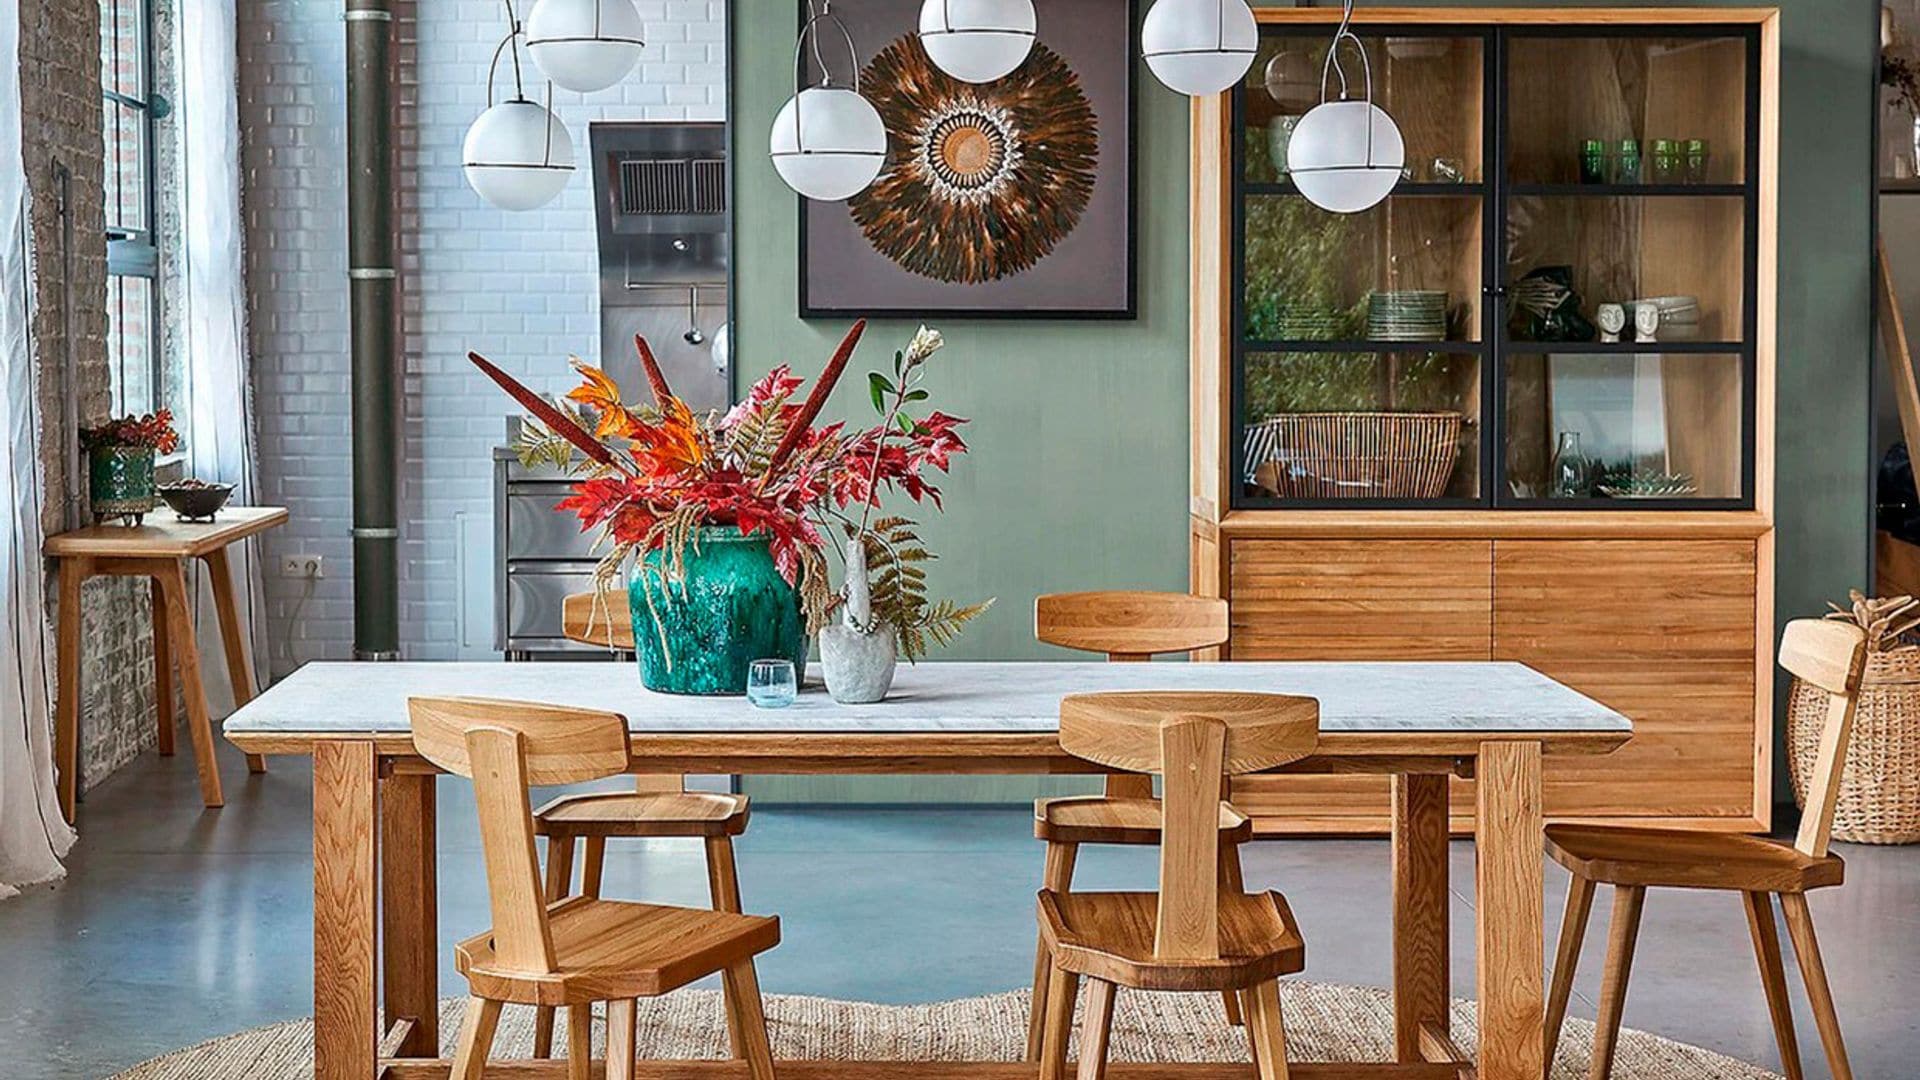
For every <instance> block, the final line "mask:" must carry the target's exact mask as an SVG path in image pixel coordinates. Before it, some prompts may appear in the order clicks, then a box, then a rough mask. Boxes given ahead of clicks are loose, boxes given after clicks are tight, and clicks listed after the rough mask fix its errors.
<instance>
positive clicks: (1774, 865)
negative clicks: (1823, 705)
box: [1546, 619, 1867, 1080]
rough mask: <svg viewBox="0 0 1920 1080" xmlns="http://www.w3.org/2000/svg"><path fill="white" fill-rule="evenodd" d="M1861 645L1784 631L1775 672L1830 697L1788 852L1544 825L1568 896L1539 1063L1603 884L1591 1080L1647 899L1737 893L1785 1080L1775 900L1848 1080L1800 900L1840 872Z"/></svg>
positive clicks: (1801, 627)
mask: <svg viewBox="0 0 1920 1080" xmlns="http://www.w3.org/2000/svg"><path fill="white" fill-rule="evenodd" d="M1866 656H1867V653H1866V635H1865V633H1864V632H1863V631H1861V629H1860V628H1859V627H1857V626H1854V625H1851V624H1849V623H1842V622H1833V621H1829V620H1824V619H1799V620H1796V621H1794V622H1790V623H1788V624H1787V631H1786V635H1785V637H1784V638H1782V640H1781V642H1780V666H1781V667H1784V668H1786V669H1787V670H1788V671H1790V672H1792V673H1793V674H1795V675H1797V676H1799V677H1800V678H1801V679H1802V680H1804V681H1805V682H1807V683H1810V684H1812V685H1814V686H1817V687H1819V688H1820V689H1822V690H1825V691H1826V692H1827V693H1828V695H1829V700H1828V705H1827V720H1826V727H1825V728H1824V729H1823V730H1822V732H1821V735H1820V756H1819V758H1818V759H1817V765H1816V766H1815V769H1814V775H1813V781H1812V786H1811V789H1810V790H1809V791H1808V792H1807V799H1806V811H1805V814H1804V816H1802V817H1801V819H1800V833H1799V835H1798V836H1797V837H1796V838H1795V839H1794V842H1793V843H1792V844H1787V843H1785V842H1783V841H1778V840H1771V839H1768V838H1766V837H1759V836H1737V835H1727V834H1722V833H1703V832H1686V831H1681V830H1674V829H1627V828H1613V827H1607V826H1598V825H1552V826H1549V827H1548V828H1547V854H1549V855H1551V856H1553V858H1554V861H1555V862H1558V863H1559V864H1560V865H1562V866H1564V867H1566V868H1567V869H1568V870H1570V871H1572V873H1573V887H1572V891H1570V892H1569V893H1568V894H1567V915H1566V921H1565V922H1564V923H1563V924H1562V926H1561V929H1560V947H1559V951H1558V955H1557V957H1556V958H1555V961H1554V970H1553V985H1552V988H1551V991H1550V993H1549V994H1548V998H1547V1030H1546V1039H1547V1061H1548V1063H1549V1064H1551V1063H1552V1061H1553V1051H1554V1046H1555V1045H1556V1044H1557V1043H1558V1042H1559V1039H1560V1025H1561V1023H1562V1021H1564V1020H1565V1019H1566V1015H1567V998H1568V996H1569V995H1570V994H1571V993H1572V991H1573V972H1574V964H1575V962H1576V961H1577V960H1578V959H1579V957H1580V942H1581V939H1582V938H1583V937H1585V936H1586V929H1587V918H1588V916H1589V915H1590V914H1591V913H1592V911H1593V894H1594V889H1595V887H1596V886H1597V885H1598V884H1600V883H1601V882H1605V883H1606V884H1609V885H1612V886H1613V921H1612V924H1611V926H1610V928H1609V931H1608V942H1607V967H1606V973H1605V975H1604V976H1603V977H1602V979H1601V983H1600V1014H1599V1018H1598V1020H1597V1021H1596V1022H1595V1024H1594V1032H1593V1066H1592V1070H1591V1073H1590V1075H1591V1076H1592V1077H1593V1078H1594V1080H1605V1078H1606V1077H1607V1076H1608V1075H1609V1074H1610V1073H1612V1071H1613V1056H1614V1048H1615V1044H1616V1042H1617V1040H1618V1037H1619V1034H1620V1013H1621V1009H1622V1007H1623V1006H1624V1005H1625V1004H1626V998H1627V978H1628V975H1629V973H1630V972H1631V971H1632V966H1633V946H1634V942H1635V941H1636V939H1637V938H1638V937H1639V933H1640V912H1641V908H1642V905H1643V904H1644V903H1645V901H1646V895H1647V889H1648V888H1649V887H1666V888H1677V889H1718V890H1721V891H1725V892H1737V893H1740V894H1741V896H1742V898H1743V899H1744V900H1745V902H1746V910H1747V927H1748V930H1749V931H1750V932H1751V933H1752V935H1753V949H1754V953H1755V955H1756V956H1757V957H1758V958H1759V961H1760V982H1761V985H1762V986H1763V987H1764V988H1765V989H1766V994H1767V1009H1768V1011H1769V1012H1770V1013H1772V1016H1773V1032H1774V1038H1775V1039H1776V1040H1777V1041H1778V1042H1779V1046H1780V1060H1781V1061H1782V1062H1784V1063H1785V1066H1786V1074H1787V1077H1788V1080H1800V1076H1801V1071H1800V1050H1799V1046H1798V1044H1797V1041H1796V1039H1795V1038H1794V1033H1793V1009H1792V1006H1791V1005H1790V1004H1789V1003H1788V999H1787V983H1786V972H1785V970H1784V965H1783V963H1782V959H1781V954H1780V937H1779V934H1778V932H1777V931H1776V930H1775V929H1774V923H1773V894H1775V893H1778V894H1779V895H1780V907H1781V910H1782V911H1783V912H1784V913H1785V915H1786V920H1787V932H1788V934H1789V935H1790V936H1791V937H1792V938H1793V950H1794V953H1795V954H1796V955H1797V956H1798V958H1799V961H1800V976H1801V979H1802V980H1803V981H1804V982H1805V984H1806V988H1807V1000H1808V1002H1809V1003H1810V1004H1811V1005H1812V1006H1813V1016H1814V1022H1815V1024H1816V1025H1817V1026H1818V1027H1819V1029H1820V1041H1821V1043H1822V1044H1823V1045H1824V1046H1825V1047H1826V1051H1827V1066H1828V1068H1829V1069H1830V1070H1831V1071H1832V1073H1833V1075H1834V1076H1835V1077H1837V1078H1840V1080H1849V1078H1851V1077H1852V1076H1853V1070H1852V1068H1851V1067H1850V1066H1849V1065H1848V1063H1847V1050H1846V1046H1845V1045H1844V1044H1843V1043H1842V1041H1841V1039H1840V1021H1839V1018H1838V1017H1837V1016H1836V1014H1835V1012H1834V1007H1833V993H1832V991H1831V990H1829V989H1828V987H1827V974H1826V969H1825V967H1824V966H1823V965H1822V963H1821V961H1820V945H1819V942H1818V941H1817V940H1815V938H1814V935H1813V913H1812V912H1811V911H1810V910H1808V908H1807V893H1808V892H1809V891H1810V890H1813V889H1819V888H1825V887H1826V886H1829V885H1838V884H1840V882H1841V879H1842V878H1843V877H1844V875H1845V870H1846V867H1845V865H1844V864H1843V863H1842V862H1841V861H1840V859H1839V857H1838V856H1835V855H1831V854H1829V853H1828V852H1827V846H1828V843H1829V841H1830V840H1831V839H1832V836H1833V811H1834V804H1835V801H1836V800H1837V799H1838V797H1839V793H1840V772H1841V768H1842V766H1844V765H1845V763H1846V760H1847V740H1848V739H1849V738H1850V737H1851V735H1852V731H1853V714H1854V706H1855V703H1856V699H1857V697H1858V694H1859V691H1860V673H1861V671H1862V669H1863V668H1864V667H1865V665H1866Z"/></svg>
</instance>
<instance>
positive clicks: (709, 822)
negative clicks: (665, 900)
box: [533, 593, 748, 1058]
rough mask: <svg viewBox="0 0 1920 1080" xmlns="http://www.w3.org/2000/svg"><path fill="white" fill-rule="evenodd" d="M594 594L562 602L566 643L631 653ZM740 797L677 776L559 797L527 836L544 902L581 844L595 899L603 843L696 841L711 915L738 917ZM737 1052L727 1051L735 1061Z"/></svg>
mask: <svg viewBox="0 0 1920 1080" xmlns="http://www.w3.org/2000/svg"><path fill="white" fill-rule="evenodd" d="M596 601H598V597H596V596H595V594H593V593H581V594H579V595H576V596H569V597H567V598H566V601H565V607H564V608H563V612H562V620H563V625H564V628H565V633H566V635H567V637H569V638H571V639H573V640H574V641H578V642H582V643H584V644H588V645H603V646H605V647H606V648H609V649H617V650H621V651H626V652H631V651H633V647H634V644H633V615H632V611H631V609H629V608H628V607H627V606H626V605H625V604H621V603H613V604H608V603H604V602H599V603H597V604H596ZM747 815H748V802H747V797H746V796H745V795H728V794H725V793H720V792H708V791H688V790H686V784H685V780H684V779H683V778H682V777H679V776H658V775H641V776H636V777H634V790H633V791H630V792H628V791H600V792H587V793H584V794H577V795H562V796H560V797H559V798H557V799H554V800H553V801H551V802H549V803H547V804H546V805H544V806H542V807H540V809H539V810H537V811H535V812H534V816H533V820H534V834H535V835H537V836H544V837H546V838H547V879H546V897H547V902H548V903H552V902H553V901H555V900H558V899H560V898H561V897H563V896H566V895H568V893H570V892H571V891H572V889H573V865H574V852H575V849H576V848H577V847H579V846H580V844H581V843H582V842H584V843H585V845H586V852H585V855H584V857H583V858H582V860H581V868H580V894H581V895H583V896H589V897H598V896H599V895H600V882H601V878H602V876H603V874H604V872H605V869H606V860H607V839H608V838H609V837H699V838H701V839H702V840H704V841H705V843H706V848H707V886H708V890H709V892H710V894H711V895H712V897H713V908H714V910H715V911H731V912H736V913H737V912H739V911H741V910H742V908H741V906H740V878H739V875H738V873H737V872H736V871H735V865H734V859H733V838H734V837H736V836H739V835H740V834H741V833H743V832H745V831H746V830H747ZM553 1026H554V1010H553V1009H552V1008H550V1007H542V1008H541V1009H539V1010H538V1012H537V1013H536V1015H535V1019H534V1029H533V1030H534V1035H533V1042H534V1045H533V1052H534V1056H535V1057H543V1058H544V1057H551V1056H552V1054H553V1038H554V1036H553ZM739 1050H740V1048H739V1047H738V1046H735V1047H734V1051H735V1053H736V1054H737V1053H738V1052H739Z"/></svg>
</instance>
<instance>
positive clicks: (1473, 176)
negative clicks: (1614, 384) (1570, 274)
mask: <svg viewBox="0 0 1920 1080" xmlns="http://www.w3.org/2000/svg"><path fill="white" fill-rule="evenodd" d="M1361 36H1362V40H1363V41H1364V42H1365V45H1366V50H1367V55H1368V58H1369V60H1370V61H1371V63H1372V67H1373V94H1374V101H1375V103H1377V104H1378V105H1380V106H1381V107H1382V108H1383V109H1386V110H1387V111H1388V112H1389V113H1390V114H1391V115H1392V116H1393V117H1394V119H1395V120H1396V122H1397V123H1398V124H1399V126H1400V130H1401V134H1402V137H1403V139H1404V140H1405V142H1406V148H1407V166H1406V170H1405V172H1404V173H1403V179H1402V181H1401V183H1400V185H1399V186H1398V187H1397V188H1396V189H1395V191H1394V193H1393V194H1392V195H1391V196H1389V197H1388V198H1387V199H1386V201H1384V202H1382V203H1380V204H1379V205H1378V206H1375V207H1373V208H1372V209H1369V210H1366V211H1363V212H1361V213H1357V214H1336V213H1330V212H1328V211H1326V210H1322V209H1320V208H1318V207H1316V206H1314V205H1313V204H1311V203H1310V202H1308V201H1307V200H1306V198H1304V197H1303V196H1301V195H1300V194H1299V193H1298V191H1297V189H1296V188H1294V186H1293V185H1292V183H1291V182H1290V181H1289V179H1288V174H1287V149H1288V140H1289V138H1290V136H1291V135H1292V132H1293V129H1294V125H1295V124H1296V123H1297V122H1298V121H1299V119H1300V117H1302V116H1303V115H1305V114H1306V113H1307V111H1308V110H1310V109H1312V108H1313V107H1314V106H1315V105H1317V104H1319V102H1320V101H1321V99H1322V94H1321V76H1322V72H1323V70H1324V67H1323V65H1324V61H1325V59H1326V53H1327V45H1328V42H1329V40H1330V32H1329V31H1328V30H1327V29H1326V28H1324V27H1322V28H1312V27H1300V26H1293V27H1279V26H1269V27H1266V28H1264V30H1263V37H1262V39H1261V47H1260V52H1259V54H1258V56H1257V57H1256V58H1255V62H1254V64H1253V67H1252V70H1251V71H1250V72H1249V74H1248V77H1247V81H1246V83H1245V85H1243V86H1242V87H1241V88H1240V89H1239V91H1238V92H1237V93H1236V95H1235V108H1236V114H1237V117H1238V119H1239V121H1240V140H1239V143H1238V144H1237V148H1236V155H1237V157H1238V161H1237V162H1236V163H1235V175H1236V176H1237V178H1238V179H1237V182H1236V187H1237V189H1238V195H1239V198H1238V200H1237V201H1238V206H1239V212H1238V214H1237V215H1236V217H1237V220H1236V223H1235V225H1236V227H1235V238H1234V239H1235V247H1236V257H1237V260H1238V266H1239V268H1240V272H1239V274H1238V277H1237V280H1236V282H1235V308H1236V312H1235V315H1236V318H1235V323H1234V326H1235V328H1236V335H1237V341H1236V347H1235V350H1234V351H1235V357H1236V360H1235V363H1236V370H1237V377H1236V380H1235V413H1236V419H1237V424H1236V426H1235V431H1236V433H1237V443H1238V444H1237V446H1236V447H1235V451H1234V452H1235V454H1236V459H1237V461H1238V463H1239V471H1238V475H1239V478H1240V481H1241V482H1240V487H1239V496H1238V500H1237V501H1238V502H1239V503H1240V504H1241V505H1251V506H1263V505H1271V506H1299V505H1345V504H1347V503H1349V502H1351V501H1354V500H1363V501H1367V502H1371V503H1372V504H1374V505H1401V504H1407V505H1429V504H1431V505H1448V504H1456V505H1457V504H1465V505H1477V504H1479V503H1481V502H1482V501H1483V499H1484V494H1485V492H1484V484H1483V482H1482V477H1483V474H1484V464H1485V461H1484V459H1485V457H1486V450H1485V439H1484V438H1483V425H1482V422H1481V420H1482V418H1481V400H1482V397H1483V395H1484V387H1485V380H1486V378H1487V377H1488V373H1487V371H1486V367H1485V365H1484V363H1483V359H1484V357H1485V355H1486V352H1487V342H1488V334H1489V332H1490V326H1491V324H1490V323H1489V321H1488V307H1487V304H1486V302H1485V301H1486V289H1485V285H1486V281H1487V254H1488V250H1489V238H1490V235H1491V234H1490V232H1489V224H1490V222H1491V216H1490V214H1489V195H1490V193H1491V186H1490V185H1489V184H1488V183H1487V177H1486V172H1485V162H1486V154H1485V147H1486V146H1487V145H1488V144H1489V142H1490V140H1489V138H1488V133H1489V130H1490V127H1489V113H1488V111H1487V108H1486V106H1487V103H1488V101H1489V100H1490V95H1489V94H1488V93H1487V86H1488V67H1487V65H1488V61H1489V59H1490V57H1491V56H1492V51H1493V50H1492V38H1491V36H1490V35H1489V34H1485V33H1465V34H1462V33H1458V32H1444V33H1421V32H1409V33H1400V32H1397V31H1394V32H1382V31H1378V30H1367V31H1363V32H1362V35H1361ZM1344 60H1345V66H1346V69H1347V73H1348V79H1349V94H1350V96H1352V97H1354V98H1359V97H1361V96H1362V94H1363V93H1364V88H1363V86H1362V84H1361V79H1362V75H1361V70H1362V69H1361V65H1360V63H1359V58H1358V57H1357V56H1352V55H1349V56H1346V57H1344ZM1339 95H1340V83H1339V76H1338V75H1337V74H1333V75H1329V76H1328V81H1327V96H1328V97H1329V98H1338V97H1339Z"/></svg>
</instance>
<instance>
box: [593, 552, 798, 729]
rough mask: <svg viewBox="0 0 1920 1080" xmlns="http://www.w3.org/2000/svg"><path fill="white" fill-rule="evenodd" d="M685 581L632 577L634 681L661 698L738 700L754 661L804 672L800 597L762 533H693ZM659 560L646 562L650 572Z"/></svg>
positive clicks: (656, 556) (662, 556) (656, 555)
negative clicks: (776, 564)
mask: <svg viewBox="0 0 1920 1080" xmlns="http://www.w3.org/2000/svg"><path fill="white" fill-rule="evenodd" d="M682 561H683V565H684V567H685V576H684V578H683V579H682V580H680V581H676V582H671V583H667V584H665V585H664V586H663V585H662V583H661V581H660V579H659V576H658V575H657V574H652V573H648V574H641V573H635V574H633V575H632V580H631V582H630V583H629V584H628V586H627V599H628V602H629V603H630V604H631V605H632V607H633V637H634V644H635V647H636V649H635V651H637V652H638V653H639V655H640V681H641V682H642V683H643V684H645V685H646V687H647V689H649V690H658V691H660V692H661V693H665V694H707V695H720V694H745V693H746V692H747V667H748V665H750V664H752V663H753V661H755V660H771V659H782V660H791V661H793V665H794V669H795V670H796V671H804V670H806V666H807V620H806V617H805V616H804V615H802V614H801V611H800V593H799V592H798V591H797V590H796V589H794V587H793V586H791V585H789V584H787V582H786V579H785V578H782V577H781V576H780V571H779V570H778V569H776V568H775V567H774V564H773V553H772V552H771V551H769V550H768V547H767V537H766V535H765V534H764V533H757V534H755V535H752V536H741V535H740V530H738V529H736V528H733V527H732V526H710V527H707V528H703V529H701V530H700V531H699V533H698V534H697V536H696V537H695V538H694V539H693V540H692V541H690V542H688V544H687V548H686V551H685V553H684V554H683V558H682ZM666 562H667V555H666V553H665V552H659V551H656V552H651V553H649V554H648V555H647V556H646V563H647V565H648V566H649V567H652V568H656V569H657V568H659V567H661V566H664V565H665V564H666Z"/></svg>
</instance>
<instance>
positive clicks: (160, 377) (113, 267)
mask: <svg viewBox="0 0 1920 1080" xmlns="http://www.w3.org/2000/svg"><path fill="white" fill-rule="evenodd" d="M152 28H153V18H152V10H151V3H150V0H101V3H100V84H101V90H102V96H101V103H100V108H101V115H100V119H101V130H102V133H103V135H104V138H105V142H106V173H105V185H104V186H105V199H106V219H107V274H108V277H107V366H108V371H109V382H110V385H111V387H112V391H113V413H114V415H115V416H120V415H124V414H126V413H148V412H152V411H154V410H155V409H157V408H160V407H161V406H162V405H164V404H165V402H164V401H163V400H162V398H163V394H162V392H161V387H162V386H163V385H164V370H163V367H162V350H161V347H160V288H159V277H160V256H159V249H158V247H157V246H156V244H155V239H154V237H155V224H154V219H155V213H154V208H155V202H154V186H155V185H154V137H153V122H154V119H155V116H156V114H157V113H162V112H164V107H165V106H164V102H163V101H162V99H160V98H159V97H158V96H157V95H155V94H154V92H153V52H152V37H153V35H152Z"/></svg>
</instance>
